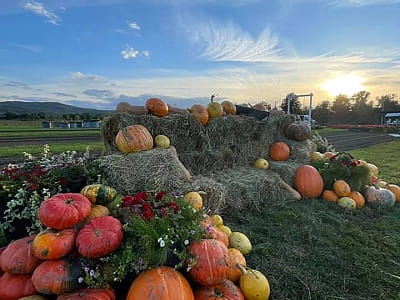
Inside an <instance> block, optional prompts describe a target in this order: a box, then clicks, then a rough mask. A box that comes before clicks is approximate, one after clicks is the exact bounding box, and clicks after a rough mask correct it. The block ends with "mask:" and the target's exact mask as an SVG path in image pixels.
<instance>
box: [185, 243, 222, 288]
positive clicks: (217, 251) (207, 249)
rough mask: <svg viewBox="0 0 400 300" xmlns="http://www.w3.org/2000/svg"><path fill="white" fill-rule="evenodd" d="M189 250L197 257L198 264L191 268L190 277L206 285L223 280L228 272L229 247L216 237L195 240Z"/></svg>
mask: <svg viewBox="0 0 400 300" xmlns="http://www.w3.org/2000/svg"><path fill="white" fill-rule="evenodd" d="M188 252H189V253H190V254H191V255H193V256H194V257H195V260H196V264H195V265H194V266H193V267H192V268H191V269H190V270H189V275H190V277H191V278H192V279H193V280H194V281H196V282H197V283H200V284H201V285H204V286H212V285H215V284H218V283H220V282H222V280H224V279H225V278H226V274H227V273H228V260H229V257H228V249H227V248H226V246H225V245H224V244H223V243H221V242H219V241H217V240H214V239H202V240H197V241H193V242H192V243H190V245H189V247H188Z"/></svg>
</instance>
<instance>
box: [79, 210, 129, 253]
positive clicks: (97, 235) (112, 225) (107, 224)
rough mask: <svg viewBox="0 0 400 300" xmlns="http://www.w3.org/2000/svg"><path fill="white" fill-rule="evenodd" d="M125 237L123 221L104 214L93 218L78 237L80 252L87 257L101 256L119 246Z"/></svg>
mask: <svg viewBox="0 0 400 300" xmlns="http://www.w3.org/2000/svg"><path fill="white" fill-rule="evenodd" d="M122 238H123V231H122V225H121V222H120V221H119V220H118V219H116V218H114V217H112V216H104V217H98V218H95V219H93V220H91V221H90V222H89V223H88V224H87V225H85V227H83V228H82V229H81V230H80V231H79V232H78V235H77V237H76V247H77V249H78V252H79V253H80V254H81V255H82V256H85V257H89V258H100V257H103V256H106V255H107V254H109V253H111V252H113V251H114V250H115V249H117V248H118V247H119V245H120V244H121V241H122Z"/></svg>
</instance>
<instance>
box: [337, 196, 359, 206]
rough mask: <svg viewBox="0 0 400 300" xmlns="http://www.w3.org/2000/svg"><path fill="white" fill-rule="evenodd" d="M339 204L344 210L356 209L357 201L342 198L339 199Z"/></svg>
mask: <svg viewBox="0 0 400 300" xmlns="http://www.w3.org/2000/svg"><path fill="white" fill-rule="evenodd" d="M337 204H338V205H339V206H341V207H343V208H346V209H355V208H356V207H357V206H356V201H354V200H353V199H352V198H350V197H341V198H339V200H338V202H337Z"/></svg>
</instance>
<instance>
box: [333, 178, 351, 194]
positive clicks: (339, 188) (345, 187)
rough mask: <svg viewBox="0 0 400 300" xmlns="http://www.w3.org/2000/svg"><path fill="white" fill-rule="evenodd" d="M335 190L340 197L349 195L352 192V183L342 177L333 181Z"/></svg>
mask: <svg viewBox="0 0 400 300" xmlns="http://www.w3.org/2000/svg"><path fill="white" fill-rule="evenodd" d="M333 190H334V191H335V193H336V195H338V196H339V197H348V196H350V193H351V188H350V185H349V184H348V183H347V182H346V181H344V180H342V179H339V180H336V181H335V182H334V183H333Z"/></svg>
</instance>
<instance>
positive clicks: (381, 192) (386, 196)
mask: <svg viewBox="0 0 400 300" xmlns="http://www.w3.org/2000/svg"><path fill="white" fill-rule="evenodd" d="M363 196H364V198H365V202H366V203H369V204H375V205H381V206H388V207H391V206H393V205H394V204H395V202H396V196H395V195H394V194H393V193H392V192H391V191H389V190H388V189H384V188H380V189H377V188H375V187H372V186H370V187H367V188H365V190H364V191H363Z"/></svg>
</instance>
